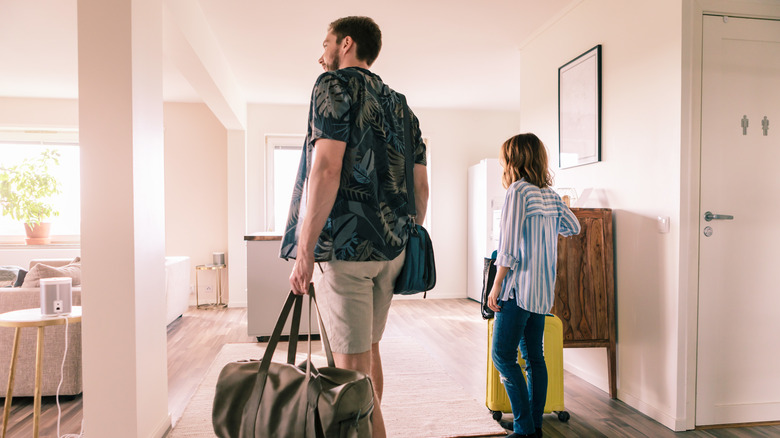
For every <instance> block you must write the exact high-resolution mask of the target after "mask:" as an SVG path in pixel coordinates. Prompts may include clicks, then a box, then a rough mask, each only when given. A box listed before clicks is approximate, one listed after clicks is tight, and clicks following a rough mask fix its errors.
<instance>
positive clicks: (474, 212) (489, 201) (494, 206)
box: [467, 158, 506, 301]
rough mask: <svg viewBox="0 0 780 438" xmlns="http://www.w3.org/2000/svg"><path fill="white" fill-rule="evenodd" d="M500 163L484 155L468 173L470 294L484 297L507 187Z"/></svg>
mask: <svg viewBox="0 0 780 438" xmlns="http://www.w3.org/2000/svg"><path fill="white" fill-rule="evenodd" d="M501 172H502V170H501V164H500V163H499V162H498V159H497V158H485V159H483V160H482V161H480V162H479V163H478V164H475V165H473V166H471V167H469V176H468V187H469V192H468V196H469V199H468V212H469V213H468V215H469V216H468V247H467V252H468V272H467V278H468V287H467V291H468V297H469V298H471V299H473V300H476V301H480V300H481V299H482V270H483V266H484V260H485V257H490V255H491V254H492V253H493V251H495V250H497V249H498V234H499V223H500V221H501V208H502V207H503V205H504V196H505V195H506V189H504V187H503V185H502V184H501Z"/></svg>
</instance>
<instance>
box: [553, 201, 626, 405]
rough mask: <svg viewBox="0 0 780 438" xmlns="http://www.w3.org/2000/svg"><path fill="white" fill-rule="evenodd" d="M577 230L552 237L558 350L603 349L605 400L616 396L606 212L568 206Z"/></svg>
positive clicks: (609, 225)
mask: <svg viewBox="0 0 780 438" xmlns="http://www.w3.org/2000/svg"><path fill="white" fill-rule="evenodd" d="M572 212H574V214H575V216H577V218H578V219H579V221H580V225H581V226H582V231H580V234H578V235H576V236H571V237H559V238H558V268H557V269H558V271H557V276H556V280H555V304H554V305H553V308H552V311H551V313H552V314H554V315H556V316H557V317H559V318H560V319H561V321H562V322H563V347H564V348H575V347H606V349H607V363H608V368H609V369H608V372H609V396H610V397H612V398H615V397H616V395H617V394H616V392H617V377H616V372H617V369H616V363H617V358H616V351H615V340H616V336H615V335H616V333H615V331H616V330H615V282H614V279H615V275H614V268H613V266H614V252H613V244H612V210H611V209H608V208H573V209H572Z"/></svg>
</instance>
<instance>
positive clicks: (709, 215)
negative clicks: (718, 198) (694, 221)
mask: <svg viewBox="0 0 780 438" xmlns="http://www.w3.org/2000/svg"><path fill="white" fill-rule="evenodd" d="M704 220H705V221H707V222H709V221H730V220H734V216H731V215H728V214H714V213H713V212H711V211H708V212H706V213H704Z"/></svg>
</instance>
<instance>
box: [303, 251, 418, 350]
mask: <svg viewBox="0 0 780 438" xmlns="http://www.w3.org/2000/svg"><path fill="white" fill-rule="evenodd" d="M403 263H404V253H403V252H402V253H401V255H399V256H398V257H396V258H395V259H393V260H391V261H388V262H345V261H339V260H335V261H330V262H327V263H320V266H322V272H320V268H318V267H316V266H315V267H314V278H313V280H314V289H315V291H316V292H317V304H318V305H319V307H320V313H321V314H322V322H323V324H324V325H325V331H326V333H327V335H328V340H329V341H330V347H331V350H333V352H335V353H342V354H358V353H364V352H366V351H370V350H371V345H372V344H375V343H377V342H379V341H380V340H381V339H382V333H384V331H385V324H386V323H387V315H388V313H389V312H390V303H391V302H392V300H393V286H394V285H395V279H396V278H397V277H398V274H399V273H400V272H401V267H402V266H403Z"/></svg>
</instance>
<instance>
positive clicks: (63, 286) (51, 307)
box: [41, 277, 73, 316]
mask: <svg viewBox="0 0 780 438" xmlns="http://www.w3.org/2000/svg"><path fill="white" fill-rule="evenodd" d="M72 284H73V279H72V278H70V277H54V278H42V279H41V314H42V315H43V316H57V315H67V314H69V313H70V312H71V310H72V309H71V303H72V302H73V288H72Z"/></svg>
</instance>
